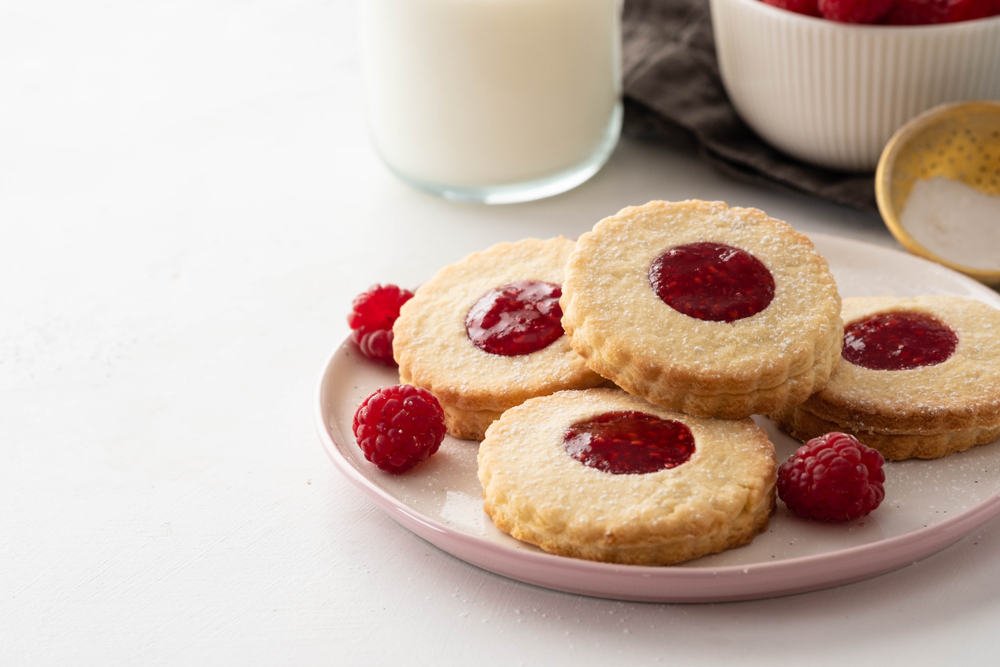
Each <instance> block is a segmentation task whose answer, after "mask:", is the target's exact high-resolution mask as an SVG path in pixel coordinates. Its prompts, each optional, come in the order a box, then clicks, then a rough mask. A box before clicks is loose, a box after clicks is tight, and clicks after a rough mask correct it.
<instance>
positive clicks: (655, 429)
mask: <svg viewBox="0 0 1000 667" xmlns="http://www.w3.org/2000/svg"><path fill="white" fill-rule="evenodd" d="M479 481H480V482H481V483H482V485H483V499H484V508H485V510H486V512H487V513H488V514H489V515H490V516H491V517H492V518H493V522H494V523H495V524H496V526H497V527H498V528H500V529H501V530H503V531H505V532H507V533H509V534H511V535H513V536H514V537H516V538H517V539H519V540H522V541H524V542H529V543H531V544H535V545H537V546H539V547H541V548H542V549H544V550H545V551H548V552H551V553H554V554H559V555H562V556H571V557H574V558H585V559H588V560H597V561H605V562H613V563H628V564H640V565H669V564H671V563H679V562H682V561H686V560H690V559H692V558H697V557H699V556H704V555H706V554H710V553H715V552H718V551H722V550H724V549H728V548H731V547H736V546H739V545H742V544H746V543H748V542H749V541H750V540H752V539H753V537H754V536H755V535H757V534H758V533H760V532H761V531H763V530H764V529H765V528H766V527H767V521H768V516H769V515H770V513H771V510H772V509H773V507H774V497H775V490H774V489H775V456H774V447H773V446H772V444H771V442H770V441H769V440H768V438H767V434H766V432H765V431H764V430H763V429H761V428H760V427H758V426H757V425H756V424H755V423H754V422H753V421H752V420H750V419H740V420H723V419H703V418H700V417H693V416H691V415H686V414H682V413H679V412H673V411H670V410H666V409H664V408H661V407H658V406H654V405H651V404H650V403H647V402H646V401H644V400H642V399H641V398H638V397H636V396H632V395H630V394H627V393H625V392H623V391H621V390H619V389H611V388H597V389H588V390H586V391H562V392H559V393H556V394H553V395H551V396H545V397H541V398H535V399H531V400H529V401H527V402H525V403H524V404H522V405H520V406H518V407H516V408H513V409H511V410H508V411H507V412H505V413H504V414H503V416H502V417H501V418H500V419H499V420H498V421H497V422H495V423H494V424H493V425H492V426H490V428H489V429H488V430H487V432H486V439H485V440H484V441H483V443H482V444H481V445H480V448H479Z"/></svg>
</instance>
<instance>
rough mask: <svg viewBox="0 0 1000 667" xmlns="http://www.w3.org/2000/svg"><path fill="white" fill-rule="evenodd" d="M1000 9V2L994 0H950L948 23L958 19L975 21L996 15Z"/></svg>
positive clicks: (955, 21)
mask: <svg viewBox="0 0 1000 667" xmlns="http://www.w3.org/2000/svg"><path fill="white" fill-rule="evenodd" d="M998 10H1000V3H998V2H995V1H993V0H949V2H948V16H947V18H946V19H945V21H946V22H948V23H957V22H958V21H973V20H975V19H983V18H986V17H987V16H995V15H996V13H997V11H998Z"/></svg>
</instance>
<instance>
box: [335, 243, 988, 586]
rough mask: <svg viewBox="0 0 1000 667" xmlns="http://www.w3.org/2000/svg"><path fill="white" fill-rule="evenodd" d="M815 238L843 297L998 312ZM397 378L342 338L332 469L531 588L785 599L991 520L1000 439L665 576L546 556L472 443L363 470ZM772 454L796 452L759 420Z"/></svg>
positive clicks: (790, 519) (782, 522)
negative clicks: (360, 423) (380, 392)
mask: <svg viewBox="0 0 1000 667" xmlns="http://www.w3.org/2000/svg"><path fill="white" fill-rule="evenodd" d="M813 241H814V242H815V243H816V246H817V248H818V249H819V251H820V252H821V253H822V254H823V255H824V256H825V257H826V258H827V259H828V260H829V262H830V266H831V267H832V268H833V273H834V276H835V277H836V279H837V284H838V286H839V288H840V292H841V294H842V295H844V296H879V295H896V296H915V295H918V294H952V295H958V296H966V297H970V298H975V299H979V300H981V301H984V302H986V303H988V304H990V305H992V306H994V307H997V308H1000V296H998V295H997V293H996V292H993V291H991V290H989V289H988V288H986V287H983V286H982V285H980V284H979V283H976V282H973V281H972V280H970V279H968V278H965V277H964V276H961V275H959V274H957V273H954V272H953V271H951V270H949V269H946V268H944V267H942V266H939V265H937V264H932V263H930V262H927V261H925V260H922V259H919V258H917V257H914V256H912V255H907V254H904V253H901V252H897V251H894V250H887V249H885V248H880V247H877V246H872V245H867V244H863V243H858V242H855V241H848V240H845V239H840V238H836V237H831V236H824V235H815V236H814V237H813ZM398 381H399V378H398V375H397V373H396V371H395V369H390V368H385V367H382V366H378V365H376V364H373V363H370V362H367V361H366V360H364V359H363V358H361V357H360V355H359V354H358V353H357V351H356V350H355V349H354V348H353V346H352V345H350V344H349V343H347V342H345V343H344V344H342V345H341V346H340V347H339V348H338V349H337V350H336V351H335V352H334V353H333V355H332V357H331V358H330V360H329V362H328V363H327V365H326V368H325V370H324V372H323V375H322V378H321V380H320V384H319V396H318V403H317V406H316V422H317V427H318V429H319V436H320V440H321V441H322V443H323V446H324V448H325V449H326V451H327V453H328V454H329V455H330V458H331V459H332V460H333V463H334V465H336V467H337V468H338V469H339V470H340V471H341V472H342V473H343V474H344V475H345V476H346V477H347V479H349V480H351V481H352V482H353V483H354V484H356V485H357V486H358V488H360V489H361V490H362V491H364V492H365V493H366V494H368V495H369V496H370V497H371V498H372V499H373V500H374V501H375V502H376V503H377V504H378V505H379V506H380V507H381V508H382V509H383V510H384V511H385V512H387V513H388V514H389V516H391V517H392V518H393V519H395V520H396V521H397V522H398V523H400V524H401V525H403V526H404V527H406V528H407V529H409V530H411V531H413V532H414V533H416V534H417V535H419V536H420V537H422V538H424V539H426V540H427V541H429V542H431V543H432V544H434V545H436V546H438V547H440V548H441V549H443V550H445V551H447V552H448V553H450V554H452V555H454V556H457V557H458V558H461V559H463V560H465V561H467V562H469V563H472V564H473V565H477V566H479V567H482V568H484V569H486V570H490V571H492V572H496V573H497V574H501V575H504V576H507V577H511V578H512V579H517V580H520V581H524V582H527V583H530V584H536V585H538V586H544V587H546V588H554V589H557V590H562V591H568V592H571V593H581V594H584V595H594V596H599V597H607V598H617V599H622V600H647V601H660V602H710V601H720V600H746V599H753V598H762V597H770V596H775V595H787V594H790V593H799V592H803V591H809V590H815V589H818V588H825V587H828V586H836V585H838V584H845V583H849V582H852V581H858V580H860V579H865V578H868V577H873V576H876V575H879V574H882V573H885V572H889V571H890V570H893V569H896V568H899V567H902V566H904V565H908V564H910V563H912V562H914V561H916V560H919V559H921V558H924V557H925V556H928V555H930V554H932V553H934V552H936V551H939V550H940V549H943V548H945V547H946V546H948V545H950V544H952V543H953V542H955V541H957V540H959V539H961V538H962V537H964V536H966V535H968V534H969V533H971V532H973V531H975V530H976V529H977V528H979V527H980V526H982V525H983V524H984V523H986V522H987V521H989V520H990V519H991V518H993V517H994V516H996V515H997V514H998V513H1000V449H998V445H1000V443H996V442H995V443H993V444H990V445H984V446H981V447H975V448H973V449H971V450H969V451H967V452H964V453H961V454H957V455H954V456H949V457H946V458H944V459H940V460H937V461H903V462H896V463H891V464H889V465H888V468H887V480H886V500H885V502H884V503H883V504H882V506H881V507H880V508H879V509H878V510H876V511H875V512H874V513H873V514H871V515H870V516H868V517H866V518H864V519H861V520H858V521H855V522H852V523H848V524H844V525H826V524H819V523H813V522H809V521H805V520H802V519H799V518H798V517H796V516H794V515H792V514H790V513H789V512H788V511H787V510H786V509H785V507H784V505H782V504H781V503H780V502H779V504H778V510H777V512H776V513H775V514H774V516H772V518H771V524H770V527H769V529H768V531H767V532H766V533H764V534H762V535H760V536H758V537H757V538H756V539H755V540H754V541H753V543H751V544H749V545H747V546H745V547H741V548H739V549H731V550H729V551H726V552H723V553H721V554H715V555H712V556H706V557H704V558H699V559H697V560H694V561H691V562H689V563H685V564H683V565H679V566H672V567H639V566H630V565H609V564H606V563H594V562H589V561H583V560H575V559H572V558H563V557H559V556H552V555H550V554H546V553H544V552H542V551H540V550H539V549H537V548H535V547H533V546H531V545H528V544H524V543H522V542H519V541H517V540H515V539H514V538H512V537H510V536H509V535H506V534H505V533H502V532H500V531H499V530H497V529H496V527H494V526H493V523H492V521H490V519H489V517H488V516H487V515H486V514H485V513H484V512H483V510H482V497H481V489H480V486H479V480H478V479H477V477H476V451H477V444H476V443H475V442H469V441H463V440H455V439H453V438H450V437H449V438H446V439H445V442H444V444H443V445H442V446H441V450H440V451H439V452H438V453H437V454H436V455H435V456H434V457H432V458H431V459H430V460H428V461H427V462H426V463H424V464H422V465H421V466H419V467H418V468H416V469H415V470H413V471H411V472H410V473H407V474H406V475H402V476H399V477H394V476H391V475H386V474H384V473H382V472H380V471H379V470H378V469H377V468H375V467H374V466H372V465H371V464H370V463H368V462H367V461H366V460H365V459H364V457H363V456H362V454H361V450H360V449H358V447H357V445H356V444H355V442H354V438H353V435H352V433H351V420H352V416H353V414H354V410H355V408H356V407H357V405H358V404H359V403H360V402H361V401H362V400H363V399H364V398H365V397H366V396H368V395H369V394H370V393H371V392H372V391H374V390H375V389H376V388H378V387H379V386H382V385H386V384H396V383H398ZM757 419H758V422H759V423H760V424H761V425H762V426H764V427H765V428H766V429H767V430H768V432H769V433H770V435H771V438H772V440H773V441H774V443H775V446H776V448H777V450H778V459H779V460H785V459H786V458H787V457H788V456H789V455H790V454H791V452H793V451H794V450H795V448H796V446H797V445H798V443H797V442H796V441H794V440H792V439H791V438H790V437H788V436H786V435H785V434H783V433H782V432H780V431H778V430H777V429H776V428H774V427H773V425H771V424H770V422H768V421H767V420H766V419H764V418H757Z"/></svg>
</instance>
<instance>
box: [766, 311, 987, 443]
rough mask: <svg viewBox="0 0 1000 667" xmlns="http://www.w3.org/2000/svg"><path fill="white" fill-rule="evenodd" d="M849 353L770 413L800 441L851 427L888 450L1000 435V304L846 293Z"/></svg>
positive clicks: (846, 347) (983, 439)
mask: <svg viewBox="0 0 1000 667" xmlns="http://www.w3.org/2000/svg"><path fill="white" fill-rule="evenodd" d="M843 318H844V321H845V322H846V323H847V326H846V327H845V335H844V349H843V359H842V360H841V362H840V364H839V365H838V367H837V370H836V371H834V373H833V375H832V376H831V378H830V382H829V383H828V384H827V385H826V387H824V388H823V390H822V391H820V392H818V393H816V394H815V395H813V396H811V397H810V398H809V400H807V401H806V402H805V403H803V404H801V405H799V406H795V407H792V408H785V409H783V410H780V411H778V412H776V413H775V414H773V415H770V417H771V419H772V420H773V421H774V422H775V423H776V424H778V425H779V426H780V427H782V428H783V429H785V430H787V431H788V432H789V433H791V434H792V435H793V436H794V437H796V438H798V439H800V440H808V439H810V438H813V437H816V436H818V435H822V434H823V433H828V432H830V431H843V432H845V433H850V434H851V435H854V436H855V437H857V438H858V440H860V441H861V442H863V443H865V444H866V445H869V446H870V447H875V448H876V449H878V450H879V451H880V452H882V455H883V456H885V458H887V459H894V460H898V459H906V458H938V457H940V456H945V455H946V454H951V453H954V452H959V451H963V450H965V449H968V448H969V447H972V446H974V445H981V444H985V443H987V442H992V441H993V440H995V439H996V438H997V437H998V436H1000V310H996V309H995V308H991V307H990V306H987V305H986V304H984V303H980V302H979V301H973V300H971V299H964V298H960V297H950V296H921V297H916V298H894V297H877V298H876V297H871V298H850V299H844V308H843Z"/></svg>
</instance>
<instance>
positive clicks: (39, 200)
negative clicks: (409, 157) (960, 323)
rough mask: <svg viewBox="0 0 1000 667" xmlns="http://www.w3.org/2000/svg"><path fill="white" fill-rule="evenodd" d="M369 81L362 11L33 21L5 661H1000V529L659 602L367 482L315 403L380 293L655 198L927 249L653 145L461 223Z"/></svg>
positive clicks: (2, 642) (17, 149)
mask: <svg viewBox="0 0 1000 667" xmlns="http://www.w3.org/2000/svg"><path fill="white" fill-rule="evenodd" d="M359 87H360V81H359V67H358V61H357V55H356V43H355V30H354V8H353V4H352V3H351V2H345V1H342V0H331V1H327V2H311V1H302V0H282V1H279V0H271V1H270V2H236V1H235V0H217V1H214V2H209V1H206V0H202V1H199V2H194V1H190V0H189V1H177V2H160V3H154V2H124V1H117V2H112V1H106V2H98V1H96V0H92V1H90V2H68V1H67V2H53V1H40V0H38V1H34V2H24V3H14V2H6V3H4V4H3V5H2V7H0V231H2V235H0V663H2V664H4V665H22V664H24V665H36V664H37V665H43V664H67V665H70V664H71V665H125V664H143V665H168V664H169V665H202V664H233V665H380V664H391V665H403V664H407V665H410V664H412V665H443V664H463V665H464V664H477V665H491V664H496V665H510V664H526V665H590V664H595V665H596V664H601V665H612V664H622V663H624V664H630V665H645V664H679V665H692V664H697V665H724V664H725V665H732V664H738V665H774V664H780V665H784V664H789V665H791V664H819V665H827V664H828V665H840V664H901V663H904V662H905V663H908V664H910V665H950V664H966V665H977V664H987V663H989V662H991V661H992V659H995V655H996V654H997V651H998V649H1000V639H998V637H997V633H996V630H995V628H996V627H997V624H998V622H1000V577H998V576H997V575H996V563H998V562H1000V524H996V523H993V524H990V525H988V526H987V528H986V529H985V530H983V531H982V532H980V533H978V534H976V535H973V536H971V537H969V538H966V539H965V540H963V541H961V542H959V543H958V544H956V545H955V546H953V547H951V548H949V549H946V550H945V551H943V552H941V553H939V554H937V555H935V556H933V557H931V558H928V559H926V560H925V561H922V562H919V563H916V564H914V565H912V566H910V567H907V568H905V569H903V570H900V571H897V572H895V573H892V574H889V575H885V576H882V577H879V578H877V579H873V580H869V581H865V582H861V583H857V584H852V585H849V586H844V587H840V588H835V589H832V590H827V591H821V592H816V593H810V594H805V595H798V596H793V597H788V598H782V599H774V600H766V601H758V602H744V603H734V604H712V605H686V606H685V605H655V604H639V603H624V602H615V601H608V600H599V599H591V598H584V597H578V596H574V595H569V594H563V593H557V592H552V591H548V590H544V589H540V588H535V587H532V586H529V585H526V584H521V583H517V582H513V581H509V580H506V579H503V578H501V577H499V576H496V575H493V574H490V573H487V572H484V571H482V570H479V569H477V568H475V567H472V566H470V565H467V564H466V563H464V562H462V561H459V560H457V559H455V558H453V557H451V556H449V555H447V554H445V553H443V552H441V551H439V550H437V549H436V548H434V547H432V546H430V545H428V544H427V543H425V542H423V541H422V540H421V539H419V538H417V537H415V536H413V535H412V534H410V533H408V532H407V531H405V530H404V529H402V528H400V527H399V526H397V525H396V524H395V523H393V522H392V521H391V520H389V519H388V518H386V516H384V515H383V514H382V513H381V512H380V511H379V510H377V509H376V508H375V507H374V505H373V504H372V503H371V502H370V501H369V500H368V499H367V498H366V497H365V496H363V495H362V494H361V493H360V492H359V491H358V490H356V489H355V488H354V487H352V486H350V485H349V484H348V483H347V481H346V480H345V479H343V478H342V477H341V476H340V475H339V474H338V473H337V472H336V471H335V470H334V469H333V467H332V465H331V464H330V462H329V460H327V458H326V456H325V454H324V453H323V452H322V450H321V448H320V446H319V444H318V442H317V439H316V436H315V434H314V432H313V423H312V408H313V401H314V390H315V383H316V380H317V378H318V375H319V372H320V370H321V366H322V364H323V361H324V360H325V358H326V357H327V355H328V354H329V352H330V351H332V349H333V348H334V347H335V346H336V345H337V344H339V342H340V341H341V340H342V339H343V338H344V337H345V336H346V334H347V326H346V323H345V316H346V313H347V310H348V308H349V305H350V301H351V298H352V297H353V296H354V295H355V294H356V293H358V292H360V291H362V290H364V289H365V288H366V287H368V286H369V285H370V284H372V283H375V282H394V283H398V284H401V285H406V286H415V285H417V284H419V283H420V282H421V281H423V280H426V279H427V278H428V277H429V276H430V275H432V274H433V273H434V272H435V271H436V270H437V269H438V268H440V267H441V266H443V265H445V264H447V263H450V262H453V261H456V260H458V259H459V258H461V257H462V256H464V255H465V254H467V253H469V252H472V251H474V250H480V249H483V248H486V247H487V246H489V245H491V244H493V243H495V242H497V241H501V240H516V239H519V238H523V237H526V236H540V237H549V236H553V235H556V234H565V235H567V236H577V235H579V234H580V233H582V232H584V231H586V230H587V229H589V228H590V227H591V226H592V225H593V224H594V222H596V221H597V220H598V219H600V218H601V217H604V216H605V215H607V214H610V213H613V212H615V211H617V210H618V209H619V208H621V207H623V206H625V205H629V204H638V203H643V202H645V201H647V200H650V199H685V198H703V199H723V200H726V201H728V202H729V203H730V204H734V205H750V206H756V207H759V208H763V209H764V210H766V211H768V212H769V213H771V214H772V215H774V216H776V217H779V218H783V219H786V220H788V221H789V222H791V223H792V224H793V225H794V226H795V227H797V228H798V229H800V230H802V231H805V232H810V231H823V232H828V233H832V234H839V235H842V236H849V237H852V238H855V239H860V240H866V241H869V242H873V243H877V244H882V245H886V246H894V245H895V244H894V241H893V240H892V239H891V237H890V236H889V234H888V233H887V232H886V231H885V230H884V228H883V227H882V225H881V222H880V221H879V219H878V217H877V216H874V215H868V214H861V213H857V212H854V211H850V210H848V209H844V208H840V207H835V206H831V205H825V204H822V203H819V202H816V201H814V200H809V199H806V198H803V197H798V196H792V195H785V194H781V193H776V192H773V191H766V190H761V189H757V188H754V187H750V186H746V185H742V184H739V183H736V182H734V181H732V180H730V179H728V178H727V177H725V176H723V175H721V174H718V173H716V172H714V171H712V170H711V169H709V168H707V167H705V166H703V165H702V164H701V163H700V162H699V161H698V160H697V158H696V157H694V156H691V155H687V154H682V153H679V152H677V151H675V150H673V149H670V148H667V147H662V146H654V145H642V144H638V143H635V142H631V141H623V142H622V143H621V144H620V145H619V147H618V149H617V150H616V152H615V154H614V155H613V157H612V159H611V161H610V163H609V164H608V166H607V167H606V168H605V169H604V170H603V171H602V172H601V173H599V174H598V175H597V176H596V177H595V178H594V179H593V180H592V181H590V182H588V183H587V184H585V185H584V186H582V187H580V188H578V189H577V190H575V191H573V192H570V193H568V194H565V195H562V196H559V197H556V198H553V199H550V200H546V201H542V202H537V203H533V204H524V205H516V206H504V207H493V208H488V207H482V206H475V205H464V204H454V203H448V202H445V201H441V200H437V199H434V198H432V197H429V196H426V195H423V194H420V193H418V192H415V191H413V190H411V189H409V188H408V187H406V186H405V185H403V184H401V183H400V182H398V181H397V180H395V179H394V178H393V177H392V176H391V175H390V174H389V173H388V172H387V171H386V169H385V168H384V167H383V166H382V165H381V164H380V163H379V162H378V159H377V157H376V156H375V154H374V153H373V152H372V150H371V148H370V146H369V144H368V140H367V136H366V131H365V127H364V120H363V110H362V108H361V106H360V102H359ZM803 661H805V662H804V663H803Z"/></svg>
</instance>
